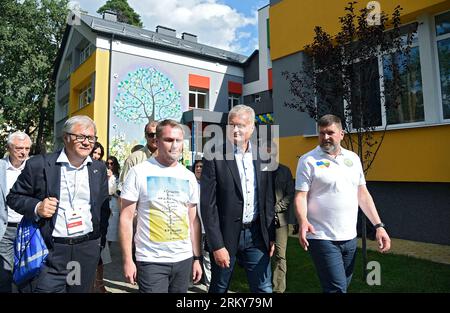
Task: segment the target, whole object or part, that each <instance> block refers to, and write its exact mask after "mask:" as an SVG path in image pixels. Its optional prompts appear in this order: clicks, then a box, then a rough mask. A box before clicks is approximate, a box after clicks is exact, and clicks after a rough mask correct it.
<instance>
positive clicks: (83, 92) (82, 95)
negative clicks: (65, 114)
mask: <svg viewBox="0 0 450 313" xmlns="http://www.w3.org/2000/svg"><path fill="white" fill-rule="evenodd" d="M89 95H90V99H89ZM83 100H85V101H86V102H85V103H84V101H83ZM88 100H90V101H88ZM93 100H94V97H93V95H92V82H89V84H87V85H85V86H84V87H83V88H81V89H80V91H79V93H78V110H80V109H82V108H84V107H86V106H88V105H89V104H91V103H92V102H93ZM82 102H83V103H82Z"/></svg>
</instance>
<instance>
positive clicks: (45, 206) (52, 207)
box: [37, 197, 58, 218]
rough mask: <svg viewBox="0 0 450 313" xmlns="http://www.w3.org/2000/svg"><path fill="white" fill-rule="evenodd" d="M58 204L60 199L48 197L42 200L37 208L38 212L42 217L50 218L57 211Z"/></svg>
mask: <svg viewBox="0 0 450 313" xmlns="http://www.w3.org/2000/svg"><path fill="white" fill-rule="evenodd" d="M57 206H58V199H56V198H54V197H48V198H45V199H44V200H42V201H41V202H40V203H39V205H38V208H37V214H38V215H39V216H40V217H43V218H48V217H52V216H53V214H55V212H56V208H57Z"/></svg>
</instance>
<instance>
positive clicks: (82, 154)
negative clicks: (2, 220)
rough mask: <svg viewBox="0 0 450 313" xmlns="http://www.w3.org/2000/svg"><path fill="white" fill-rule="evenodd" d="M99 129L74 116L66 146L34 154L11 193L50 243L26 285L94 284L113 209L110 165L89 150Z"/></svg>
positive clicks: (77, 288) (41, 288) (40, 288)
mask: <svg viewBox="0 0 450 313" xmlns="http://www.w3.org/2000/svg"><path fill="white" fill-rule="evenodd" d="M96 132H97V130H96V126H95V124H94V122H93V121H92V120H91V119H90V118H89V117H87V116H74V117H71V118H70V119H68V120H67V121H66V123H65V124H64V127H63V140H64V149H63V150H62V151H60V152H56V153H52V154H47V155H39V156H35V157H33V158H31V159H30V160H29V161H28V162H27V164H26V166H25V168H24V170H23V171H22V174H21V175H20V176H19V178H18V179H17V182H16V183H15V184H14V186H13V188H12V189H11V191H10V193H9V194H8V196H7V203H8V205H9V206H10V207H11V208H12V209H13V210H15V211H17V212H18V213H20V214H23V215H24V216H26V217H29V218H33V219H36V220H38V222H39V225H40V230H41V233H42V236H43V238H44V240H45V243H46V244H47V248H48V249H49V255H48V257H47V260H46V262H45V264H44V265H43V266H42V268H41V271H40V273H39V275H38V276H37V277H36V278H35V279H34V280H33V281H32V282H31V284H29V285H28V286H26V288H24V289H23V290H24V291H31V292H89V290H90V288H91V286H92V283H93V281H94V276H95V270H96V267H97V264H98V260H99V257H100V246H101V245H104V244H105V238H106V237H105V236H106V230H107V227H108V217H109V214H110V211H109V200H108V181H107V177H106V166H105V164H104V163H103V162H100V161H96V160H92V159H91V158H90V156H89V154H90V153H91V150H92V148H93V145H94V143H95V142H96V141H97V137H96ZM100 238H101V239H100Z"/></svg>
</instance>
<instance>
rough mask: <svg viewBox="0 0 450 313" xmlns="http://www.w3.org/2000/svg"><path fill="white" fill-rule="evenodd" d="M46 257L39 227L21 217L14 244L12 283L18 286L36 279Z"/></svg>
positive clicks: (32, 221)
mask: <svg viewBox="0 0 450 313" xmlns="http://www.w3.org/2000/svg"><path fill="white" fill-rule="evenodd" d="M47 256H48V249H47V245H46V244H45V241H44V238H43V237H42V234H41V231H40V230H39V225H38V224H37V223H36V222H35V221H34V220H32V219H29V218H26V217H23V218H22V220H21V221H20V223H19V226H18V228H17V236H16V240H15V243H14V271H13V280H14V283H15V284H16V285H18V286H20V285H22V284H23V283H26V282H27V281H29V280H31V279H33V278H34V277H36V276H37V275H38V274H39V272H40V270H41V266H42V264H43V263H44V262H45V260H46V259H47Z"/></svg>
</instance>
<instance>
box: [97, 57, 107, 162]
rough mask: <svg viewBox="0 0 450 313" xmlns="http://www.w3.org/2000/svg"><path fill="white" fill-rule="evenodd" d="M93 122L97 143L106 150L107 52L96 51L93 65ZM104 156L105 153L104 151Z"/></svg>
mask: <svg viewBox="0 0 450 313" xmlns="http://www.w3.org/2000/svg"><path fill="white" fill-rule="evenodd" d="M95 65H96V66H95V100H94V118H93V119H94V121H95V124H96V125H97V136H98V141H99V142H100V143H101V144H102V145H103V147H105V149H107V144H108V143H107V139H108V138H107V135H108V83H109V82H108V75H109V51H107V50H101V49H97V53H96V64H95ZM105 154H107V152H106V151H105Z"/></svg>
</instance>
